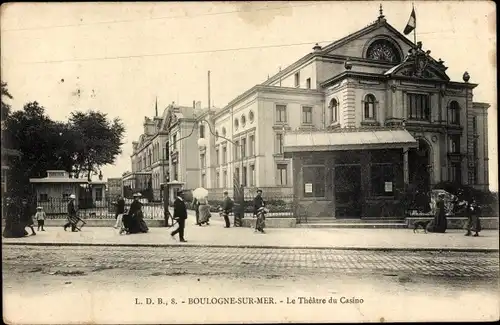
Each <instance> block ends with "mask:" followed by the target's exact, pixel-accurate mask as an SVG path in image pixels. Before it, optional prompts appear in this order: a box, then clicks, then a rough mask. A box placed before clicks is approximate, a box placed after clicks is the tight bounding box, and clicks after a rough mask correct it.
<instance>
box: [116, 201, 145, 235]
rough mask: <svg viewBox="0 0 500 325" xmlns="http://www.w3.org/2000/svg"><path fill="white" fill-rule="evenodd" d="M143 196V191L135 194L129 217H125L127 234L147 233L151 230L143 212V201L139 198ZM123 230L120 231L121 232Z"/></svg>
mask: <svg viewBox="0 0 500 325" xmlns="http://www.w3.org/2000/svg"><path fill="white" fill-rule="evenodd" d="M141 197H142V194H141V193H135V194H134V200H133V201H132V204H130V209H128V213H127V217H126V218H125V217H124V219H123V221H124V222H123V224H124V228H125V229H126V231H127V234H138V233H147V232H148V231H149V228H148V225H147V224H146V222H145V221H144V214H143V213H142V203H141V202H140V201H139V199H140V198H141ZM121 233H122V231H120V234H121Z"/></svg>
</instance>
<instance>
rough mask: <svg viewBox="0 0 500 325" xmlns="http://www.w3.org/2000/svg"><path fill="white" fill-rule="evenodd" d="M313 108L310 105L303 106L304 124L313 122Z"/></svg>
mask: <svg viewBox="0 0 500 325" xmlns="http://www.w3.org/2000/svg"><path fill="white" fill-rule="evenodd" d="M312 110H313V108H312V107H310V106H304V107H302V124H312Z"/></svg>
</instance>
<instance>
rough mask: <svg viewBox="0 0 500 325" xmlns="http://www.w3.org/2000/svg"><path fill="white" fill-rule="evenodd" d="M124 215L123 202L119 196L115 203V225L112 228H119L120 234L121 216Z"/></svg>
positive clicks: (121, 226)
mask: <svg viewBox="0 0 500 325" xmlns="http://www.w3.org/2000/svg"><path fill="white" fill-rule="evenodd" d="M124 213H125V200H124V199H123V197H122V196H121V195H119V196H118V200H117V201H116V212H115V214H116V223H115V226H114V228H115V229H118V228H120V232H121V231H122V230H123V214H124Z"/></svg>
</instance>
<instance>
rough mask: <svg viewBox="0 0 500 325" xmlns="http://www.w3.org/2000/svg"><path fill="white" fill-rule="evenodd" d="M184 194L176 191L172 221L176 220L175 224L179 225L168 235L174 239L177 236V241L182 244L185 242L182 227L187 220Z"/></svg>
mask: <svg viewBox="0 0 500 325" xmlns="http://www.w3.org/2000/svg"><path fill="white" fill-rule="evenodd" d="M183 194H184V192H183V191H182V190H179V191H177V198H176V199H175V201H174V220H177V224H178V225H179V226H178V227H177V229H176V230H174V231H172V233H170V236H172V238H174V239H175V237H174V236H175V235H176V234H179V240H180V241H181V242H182V243H185V242H187V240H185V239H184V227H185V226H186V219H187V209H186V203H185V202H184V198H183Z"/></svg>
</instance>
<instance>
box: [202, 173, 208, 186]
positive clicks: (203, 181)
mask: <svg viewBox="0 0 500 325" xmlns="http://www.w3.org/2000/svg"><path fill="white" fill-rule="evenodd" d="M206 178H207V177H206V175H205V174H201V187H205V184H206V183H207V181H206Z"/></svg>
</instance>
